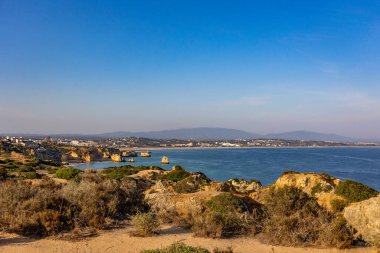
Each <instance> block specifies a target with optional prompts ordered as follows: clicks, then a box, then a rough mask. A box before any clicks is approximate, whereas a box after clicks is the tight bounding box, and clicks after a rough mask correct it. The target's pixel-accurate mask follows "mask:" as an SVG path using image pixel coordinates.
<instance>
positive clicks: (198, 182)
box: [173, 172, 211, 193]
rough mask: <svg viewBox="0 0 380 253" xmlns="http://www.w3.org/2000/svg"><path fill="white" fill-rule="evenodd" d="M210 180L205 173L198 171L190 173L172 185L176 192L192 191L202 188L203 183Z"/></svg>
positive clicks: (207, 182) (206, 183)
mask: <svg viewBox="0 0 380 253" xmlns="http://www.w3.org/2000/svg"><path fill="white" fill-rule="evenodd" d="M210 182H211V179H209V178H208V177H207V176H206V175H205V174H203V173H200V172H195V173H192V174H191V175H190V176H188V177H186V178H184V179H182V180H180V181H178V182H176V183H175V185H174V186H173V188H174V190H175V191H176V192H177V193H192V192H197V191H200V190H202V187H203V186H204V185H208V184H209V183H210Z"/></svg>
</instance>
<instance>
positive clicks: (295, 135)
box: [3, 127, 380, 143]
mask: <svg viewBox="0 0 380 253" xmlns="http://www.w3.org/2000/svg"><path fill="white" fill-rule="evenodd" d="M4 135H8V136H24V137H26V136H27V137H43V136H47V135H41V134H3V136H4ZM50 136H51V137H56V138H65V137H66V138H81V139H92V138H93V139H94V138H119V137H145V138H150V139H181V140H232V139H257V138H263V139H287V140H307V141H335V142H346V143H351V142H360V141H362V142H371V141H372V142H376V141H377V142H380V140H376V139H372V140H371V139H368V138H367V139H354V138H350V137H346V136H341V135H336V134H325V133H318V132H310V131H294V132H284V133H272V134H265V135H260V134H255V133H250V132H246V131H242V130H236V129H229V128H212V127H200V128H181V129H171V130H162V131H148V132H131V131H120V132H110V133H102V134H89V135H84V134H54V135H50Z"/></svg>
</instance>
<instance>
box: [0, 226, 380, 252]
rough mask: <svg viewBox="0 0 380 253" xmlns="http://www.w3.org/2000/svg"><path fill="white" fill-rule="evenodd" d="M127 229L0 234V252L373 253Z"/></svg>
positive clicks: (172, 230)
mask: <svg viewBox="0 0 380 253" xmlns="http://www.w3.org/2000/svg"><path fill="white" fill-rule="evenodd" d="M129 232H130V228H123V229H118V230H112V231H105V232H101V233H100V234H99V235H98V236H96V237H92V238H87V239H84V240H80V241H67V240H60V239H56V238H54V237H49V238H44V239H39V240H35V239H30V238H25V237H20V236H17V235H14V234H6V233H0V253H20V252H26V253H66V252H70V253H103V252H110V253H112V252H115V253H116V252H125V253H139V252H140V251H141V250H144V249H155V248H164V247H166V246H168V245H170V244H172V243H174V242H183V243H185V244H187V245H192V246H200V247H204V248H207V249H209V250H210V251H211V252H212V250H213V249H215V248H227V247H232V249H233V250H234V252H235V253H300V252H309V253H376V252H377V250H376V249H374V248H355V249H349V250H337V249H312V248H288V247H278V246H271V245H265V244H262V243H260V242H259V241H258V240H257V239H254V238H248V237H247V238H234V239H208V238H195V237H193V235H192V233H191V232H190V231H188V230H184V229H179V228H170V227H167V228H164V229H163V230H162V231H161V234H160V235H158V236H154V237H149V238H140V237H131V236H129Z"/></svg>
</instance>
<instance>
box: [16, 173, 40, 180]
mask: <svg viewBox="0 0 380 253" xmlns="http://www.w3.org/2000/svg"><path fill="white" fill-rule="evenodd" d="M20 176H21V177H22V178H25V179H37V178H41V175H40V174H38V173H37V172H35V171H28V172H23V173H20Z"/></svg>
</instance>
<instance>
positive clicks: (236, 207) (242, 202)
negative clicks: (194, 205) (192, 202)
mask: <svg viewBox="0 0 380 253" xmlns="http://www.w3.org/2000/svg"><path fill="white" fill-rule="evenodd" d="M205 208H206V210H205V212H204V213H203V214H201V215H199V216H197V217H194V223H193V226H192V230H193V232H194V234H195V235H197V236H202V237H213V238H223V237H230V236H233V235H241V234H249V233H252V234H256V233H258V232H260V231H261V229H262V224H263V220H264V219H265V217H266V214H265V211H264V210H263V208H262V206H261V205H260V204H258V203H256V202H254V201H253V200H250V199H245V198H240V197H238V196H235V195H233V194H231V193H221V194H219V195H217V196H215V197H213V198H211V199H210V200H209V201H207V202H206V203H205Z"/></svg>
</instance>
